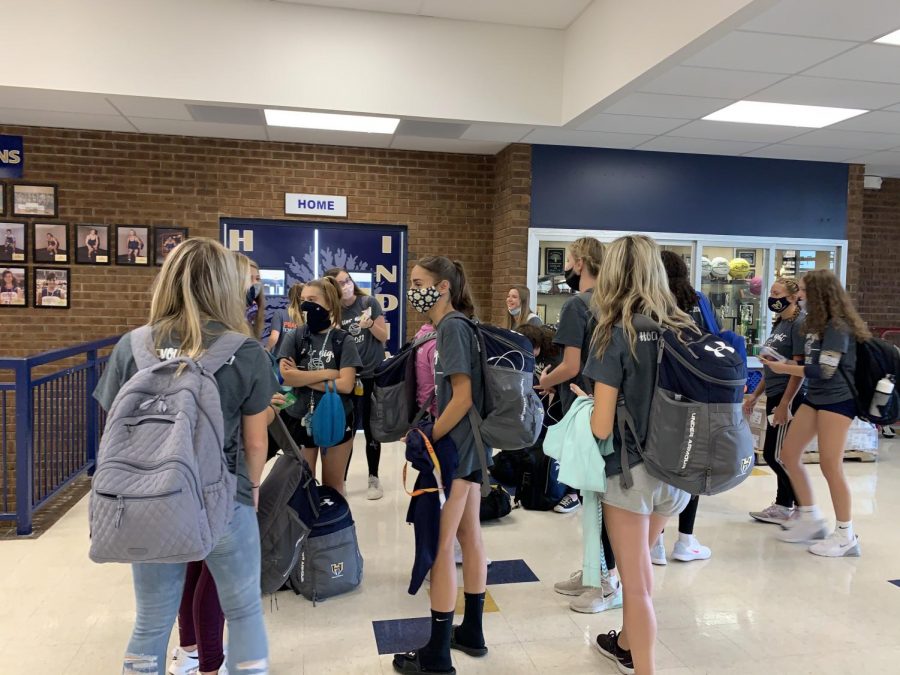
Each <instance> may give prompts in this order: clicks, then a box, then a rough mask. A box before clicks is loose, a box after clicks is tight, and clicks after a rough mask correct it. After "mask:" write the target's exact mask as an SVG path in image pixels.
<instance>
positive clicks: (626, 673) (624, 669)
mask: <svg viewBox="0 0 900 675" xmlns="http://www.w3.org/2000/svg"><path fill="white" fill-rule="evenodd" d="M591 642H592V643H593V645H594V649H596V650H597V651H598V652H600V653H601V654H603V656H605V657H606V658H608V659H609V660H610V661H612V662H613V663H615V664H616V668H617V669H618V671H619V672H620V673H623V675H634V668H629V667H628V666H625V665H622V662H621V661H619V658H618V657H617V656H616V655H615V654H610V653H609V652H608V651H606V650H605V649H603V648H602V647H601V646H600V645H599V644H598V643H597V640H596V639H594V640H591Z"/></svg>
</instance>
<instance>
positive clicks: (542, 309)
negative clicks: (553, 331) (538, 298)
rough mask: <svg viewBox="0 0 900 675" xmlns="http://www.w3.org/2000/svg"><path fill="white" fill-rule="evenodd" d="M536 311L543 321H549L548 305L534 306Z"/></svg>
mask: <svg viewBox="0 0 900 675" xmlns="http://www.w3.org/2000/svg"><path fill="white" fill-rule="evenodd" d="M534 311H535V313H536V314H537V315H538V316H539V317H540V319H541V321H542V322H543V323H547V305H538V306H537V307H535V308H534Z"/></svg>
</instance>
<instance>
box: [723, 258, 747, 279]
mask: <svg viewBox="0 0 900 675" xmlns="http://www.w3.org/2000/svg"><path fill="white" fill-rule="evenodd" d="M728 267H729V272H730V273H731V278H732V279H746V278H747V276H748V275H749V274H750V263H748V262H747V261H746V260H744V259H743V258H735V259H733V260H732V261H731V262H730V263H729V264H728Z"/></svg>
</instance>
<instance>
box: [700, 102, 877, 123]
mask: <svg viewBox="0 0 900 675" xmlns="http://www.w3.org/2000/svg"><path fill="white" fill-rule="evenodd" d="M867 112H869V111H868V110H856V109H854V108H828V107H825V106H819V105H796V104H793V103H765V102H763V101H738V102H737V103H732V104H731V105H729V106H726V107H724V108H722V109H721V110H717V111H716V112H714V113H711V114H709V115H707V116H706V117H704V118H703V119H705V120H712V121H714V122H742V123H744V124H772V125H776V126H782V127H811V128H813V129H821V128H822V127H827V126H828V125H830V124H836V123H838V122H842V121H843V120H847V119H850V118H851V117H856V116H857V115H862V114H863V113H867Z"/></svg>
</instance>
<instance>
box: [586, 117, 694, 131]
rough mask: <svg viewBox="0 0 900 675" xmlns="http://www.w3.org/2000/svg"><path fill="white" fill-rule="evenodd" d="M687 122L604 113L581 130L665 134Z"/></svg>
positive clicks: (587, 122) (589, 121)
mask: <svg viewBox="0 0 900 675" xmlns="http://www.w3.org/2000/svg"><path fill="white" fill-rule="evenodd" d="M684 123H685V120H683V119H667V118H665V117H644V116H642V115H608V114H606V113H602V114H600V115H597V116H596V117H594V118H593V119H590V120H588V121H586V122H584V123H582V124H580V125H578V129H579V130H581V131H612V132H614V133H628V134H664V133H666V132H667V131H671V130H672V129H675V128H676V127H680V126H681V125H682V124H684Z"/></svg>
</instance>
